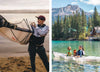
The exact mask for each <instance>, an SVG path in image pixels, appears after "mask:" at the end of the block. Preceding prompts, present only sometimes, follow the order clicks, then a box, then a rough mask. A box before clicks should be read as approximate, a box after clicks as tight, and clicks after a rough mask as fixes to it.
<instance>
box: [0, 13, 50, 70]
mask: <svg viewBox="0 0 100 72" xmlns="http://www.w3.org/2000/svg"><path fill="white" fill-rule="evenodd" d="M2 15H3V16H4V17H5V18H7V20H8V21H10V22H13V23H15V22H19V21H20V20H22V18H28V20H30V22H32V21H36V18H35V16H38V15H40V14H2ZM44 15H46V17H47V20H46V24H47V25H48V26H49V15H48V14H45V13H44ZM44 47H45V50H46V52H47V55H48V57H49V33H48V34H47V36H46V38H45V42H44ZM0 72H32V70H31V65H30V59H29V54H28V44H27V45H21V44H19V43H16V42H13V41H10V40H8V39H6V38H4V37H2V36H0ZM36 72H46V69H45V67H44V65H43V63H42V61H41V59H40V57H39V56H38V55H36Z"/></svg>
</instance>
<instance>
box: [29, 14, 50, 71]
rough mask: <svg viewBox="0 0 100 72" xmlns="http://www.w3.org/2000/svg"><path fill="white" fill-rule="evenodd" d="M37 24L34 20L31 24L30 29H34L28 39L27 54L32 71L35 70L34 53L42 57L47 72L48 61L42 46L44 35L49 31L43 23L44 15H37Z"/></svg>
mask: <svg viewBox="0 0 100 72" xmlns="http://www.w3.org/2000/svg"><path fill="white" fill-rule="evenodd" d="M37 19H38V21H37V22H38V24H37V25H36V24H35V22H33V23H32V24H31V27H32V30H33V31H34V32H33V34H32V35H31V37H30V39H29V48H28V51H29V55H30V61H31V67H32V70H33V72H35V56H36V53H38V55H39V56H40V58H41V59H42V61H43V63H44V65H45V68H46V70H47V72H49V62H48V58H47V55H46V51H45V48H44V46H43V43H44V39H45V36H46V35H47V33H48V31H49V27H48V26H46V25H45V24H44V22H45V17H44V16H42V15H40V16H38V17H37Z"/></svg>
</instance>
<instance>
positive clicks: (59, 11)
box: [52, 4, 92, 22]
mask: <svg viewBox="0 0 100 72" xmlns="http://www.w3.org/2000/svg"><path fill="white" fill-rule="evenodd" d="M82 10H83V9H81V8H80V7H79V6H78V5H71V4H69V5H67V6H66V7H61V8H53V9H52V20H53V22H54V20H55V19H57V16H58V15H59V16H60V17H62V18H63V17H64V16H65V15H66V16H69V15H73V14H75V13H76V11H77V12H79V13H80V14H81V13H82ZM85 15H86V16H91V15H92V13H89V12H85Z"/></svg>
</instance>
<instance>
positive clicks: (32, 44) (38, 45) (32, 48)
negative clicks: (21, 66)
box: [0, 15, 49, 72]
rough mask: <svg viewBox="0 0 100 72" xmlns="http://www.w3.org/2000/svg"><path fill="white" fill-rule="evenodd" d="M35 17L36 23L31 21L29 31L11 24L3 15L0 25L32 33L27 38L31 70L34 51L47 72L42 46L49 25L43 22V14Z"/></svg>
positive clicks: (47, 67)
mask: <svg viewBox="0 0 100 72" xmlns="http://www.w3.org/2000/svg"><path fill="white" fill-rule="evenodd" d="M37 19H38V21H37V22H38V24H37V25H36V24H35V22H33V23H31V28H32V31H31V30H28V29H24V28H20V27H17V25H14V24H13V25H12V24H10V23H9V22H7V20H6V19H5V18H4V17H2V16H0V27H7V28H11V29H15V30H20V31H24V32H30V33H32V35H31V36H30V39H29V47H28V51H29V56H30V61H31V67H32V70H33V72H35V56H36V53H38V55H39V56H40V58H41V59H42V61H43V63H44V66H45V68H46V70H47V72H49V62H48V58H47V55H46V51H45V48H44V46H43V43H44V39H45V36H46V35H47V33H48V31H49V27H48V26H46V25H45V24H44V22H45V20H46V18H45V17H44V16H42V15H40V16H38V17H37Z"/></svg>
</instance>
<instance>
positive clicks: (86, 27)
mask: <svg viewBox="0 0 100 72" xmlns="http://www.w3.org/2000/svg"><path fill="white" fill-rule="evenodd" d="M97 26H100V16H99V13H98V12H97V8H96V7H95V8H94V12H93V14H92V15H91V16H89V17H88V18H87V17H86V15H85V12H84V11H83V10H82V13H81V14H80V13H79V12H78V11H76V13H75V14H74V13H73V15H69V16H66V15H65V16H64V18H62V17H61V18H60V16H59V15H58V16H57V20H55V22H54V23H53V24H52V39H53V40H70V39H76V40H85V39H86V37H88V36H90V32H91V31H92V30H93V28H94V27H97Z"/></svg>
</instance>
